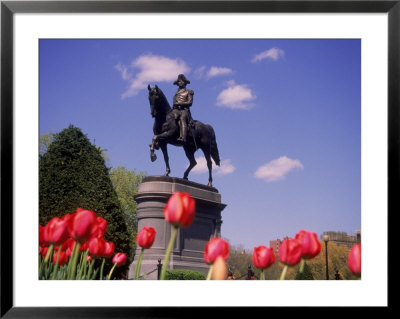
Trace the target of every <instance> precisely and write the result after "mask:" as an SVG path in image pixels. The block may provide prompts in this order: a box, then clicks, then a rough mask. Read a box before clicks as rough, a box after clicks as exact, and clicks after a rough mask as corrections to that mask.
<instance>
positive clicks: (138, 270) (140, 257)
mask: <svg viewBox="0 0 400 319" xmlns="http://www.w3.org/2000/svg"><path fill="white" fill-rule="evenodd" d="M143 253H144V248H142V250H141V251H140V254H139V259H138V261H137V264H136V270H135V280H138V279H139V274H140V266H141V264H142V259H143Z"/></svg>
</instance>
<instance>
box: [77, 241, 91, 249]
mask: <svg viewBox="0 0 400 319" xmlns="http://www.w3.org/2000/svg"><path fill="white" fill-rule="evenodd" d="M88 249H89V242H88V241H85V242H84V243H83V244H82V245H81V247H79V251H86V250H88Z"/></svg>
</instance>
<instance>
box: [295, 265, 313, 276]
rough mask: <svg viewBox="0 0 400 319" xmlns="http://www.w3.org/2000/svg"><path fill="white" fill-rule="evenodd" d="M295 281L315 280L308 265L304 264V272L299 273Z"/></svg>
mask: <svg viewBox="0 0 400 319" xmlns="http://www.w3.org/2000/svg"><path fill="white" fill-rule="evenodd" d="M295 280H314V277H313V274H312V272H311V269H310V267H309V266H308V265H307V263H304V268H303V272H300V271H299V270H298V271H297V273H296V277H295Z"/></svg>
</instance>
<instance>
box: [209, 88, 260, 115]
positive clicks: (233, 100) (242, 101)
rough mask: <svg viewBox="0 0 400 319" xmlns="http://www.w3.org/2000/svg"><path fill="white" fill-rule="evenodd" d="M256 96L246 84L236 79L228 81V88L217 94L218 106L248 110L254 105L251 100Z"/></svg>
mask: <svg viewBox="0 0 400 319" xmlns="http://www.w3.org/2000/svg"><path fill="white" fill-rule="evenodd" d="M255 98H256V96H255V95H254V93H253V92H252V91H251V89H249V88H248V87H247V85H246V84H236V83H235V81H229V82H228V88H227V89H225V90H223V91H222V92H221V93H219V95H218V96H217V102H216V103H217V106H222V107H227V108H230V109H242V110H248V109H250V108H251V107H253V106H254V104H252V103H250V101H252V100H254V99H255Z"/></svg>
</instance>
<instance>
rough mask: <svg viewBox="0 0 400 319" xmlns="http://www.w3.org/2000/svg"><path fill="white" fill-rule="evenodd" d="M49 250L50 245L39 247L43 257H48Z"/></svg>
mask: <svg viewBox="0 0 400 319" xmlns="http://www.w3.org/2000/svg"><path fill="white" fill-rule="evenodd" d="M48 250H49V247H39V252H40V255H41V256H42V257H43V258H46V255H47V251H48Z"/></svg>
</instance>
